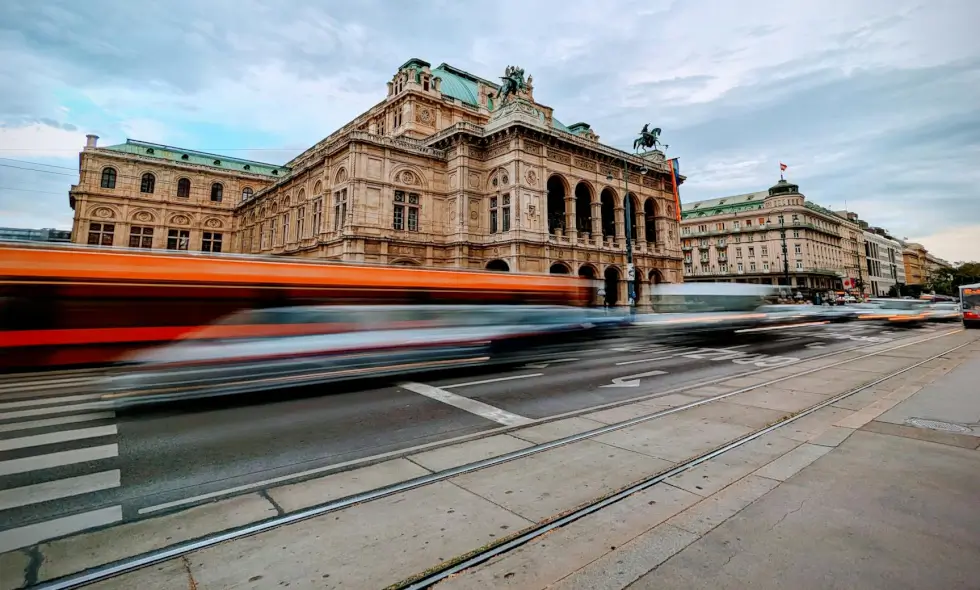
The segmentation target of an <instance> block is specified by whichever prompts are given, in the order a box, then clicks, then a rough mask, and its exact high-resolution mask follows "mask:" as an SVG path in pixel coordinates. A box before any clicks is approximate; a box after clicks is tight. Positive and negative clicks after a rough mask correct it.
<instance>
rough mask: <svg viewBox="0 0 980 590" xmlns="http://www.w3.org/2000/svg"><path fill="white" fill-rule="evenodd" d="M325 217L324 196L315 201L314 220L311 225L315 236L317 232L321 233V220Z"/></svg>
mask: <svg viewBox="0 0 980 590" xmlns="http://www.w3.org/2000/svg"><path fill="white" fill-rule="evenodd" d="M322 218H323V198H318V199H317V200H315V201H313V222H312V223H311V225H310V229H311V230H312V231H313V237H314V238H315V237H316V236H317V234H319V233H320V221H321V220H322Z"/></svg>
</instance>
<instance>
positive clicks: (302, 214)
mask: <svg viewBox="0 0 980 590" xmlns="http://www.w3.org/2000/svg"><path fill="white" fill-rule="evenodd" d="M305 224H306V207H300V208H299V209H297V210H296V239H297V240H302V239H303V238H304V237H305V236H304V235H303V231H304V230H305V229H306V228H305V227H303V226H304V225H305Z"/></svg>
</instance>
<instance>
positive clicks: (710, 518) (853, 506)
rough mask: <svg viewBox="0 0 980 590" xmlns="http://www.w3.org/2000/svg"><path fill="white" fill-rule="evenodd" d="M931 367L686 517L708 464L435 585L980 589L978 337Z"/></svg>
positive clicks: (694, 508)
mask: <svg viewBox="0 0 980 590" xmlns="http://www.w3.org/2000/svg"><path fill="white" fill-rule="evenodd" d="M927 367H928V369H929V372H928V373H925V374H922V375H920V376H918V377H916V378H912V379H909V380H907V382H906V383H904V384H903V385H901V386H900V387H892V388H891V389H890V391H889V392H888V393H885V394H884V395H883V396H882V395H881V394H882V392H883V391H884V389H883V388H880V387H879V388H877V389H878V391H877V392H873V393H872V394H871V395H875V396H876V397H877V399H876V400H874V401H871V403H868V401H869V399H865V400H853V399H852V400H847V401H845V402H844V403H845V404H846V405H852V406H853V405H854V404H861V403H864V404H867V405H866V406H865V407H864V408H861V409H858V410H857V411H856V412H854V413H853V414H849V415H848V416H846V417H844V418H842V419H841V420H840V421H838V422H837V424H836V425H835V426H833V427H832V428H830V429H828V430H827V431H825V432H824V433H823V434H822V435H819V436H818V437H816V438H815V439H813V440H811V442H810V443H807V444H804V445H801V446H799V447H797V448H795V449H794V450H793V451H791V452H790V453H787V454H786V455H784V456H782V457H780V458H779V459H777V460H775V461H773V462H772V463H769V464H768V465H765V466H763V467H762V468H760V469H759V470H757V471H755V472H754V473H752V474H750V475H748V476H746V477H744V478H742V479H740V480H738V481H736V482H734V483H733V484H732V485H730V486H728V487H726V488H724V489H722V490H720V491H719V492H718V493H715V494H712V495H710V496H708V497H707V498H705V499H699V501H698V502H697V503H696V504H694V505H693V506H691V507H689V508H686V509H683V507H684V505H685V504H686V503H687V502H688V501H689V498H688V497H687V495H686V492H687V490H690V489H691V488H690V487H689V484H691V483H693V482H697V481H699V480H701V479H702V478H703V479H704V480H705V481H709V480H710V479H711V478H710V474H711V472H713V471H714V472H717V470H718V469H719V468H718V467H717V466H711V465H706V466H705V468H704V469H702V468H701V467H699V468H696V469H695V470H694V471H701V473H688V474H684V475H683V476H681V477H680V478H677V481H670V485H665V486H662V487H659V486H658V487H659V489H657V488H654V489H652V490H649V491H648V492H647V493H645V494H642V495H638V496H637V497H635V498H630V499H629V500H627V501H624V502H622V503H621V504H622V505H621V506H619V507H616V508H613V509H611V510H610V511H609V513H608V514H600V515H596V516H595V517H589V518H586V519H583V520H582V521H579V522H578V523H576V524H575V525H573V526H571V527H568V528H567V529H564V530H562V531H559V532H556V533H555V534H554V535H551V536H549V537H548V538H547V540H542V541H540V542H539V543H535V544H532V545H529V546H527V547H525V548H523V549H521V550H519V551H515V552H512V553H510V554H508V555H506V556H504V557H502V558H501V559H499V560H497V561H495V562H491V563H489V564H487V565H486V566H483V567H480V568H475V569H474V570H472V571H469V572H464V573H463V574H461V575H459V576H457V577H455V578H453V579H451V580H448V581H447V582H445V583H443V584H440V585H439V588H440V589H442V590H448V589H459V588H473V589H476V588H488V587H501V588H527V589H532V588H533V589H537V588H560V589H563V590H564V589H578V588H581V589H586V588H587V589H620V588H627V587H628V588H630V589H635V590H640V589H645V588H651V589H652V588H705V589H711V590H718V589H728V588H731V589H735V588H746V589H748V588H752V589H758V588H774V589H775V588H779V589H785V588H793V589H794V590H806V589H810V588H813V589H826V588H841V589H845V588H846V589H865V588H868V589H870V588H880V589H882V590H885V589H887V590H895V589H899V588H909V589H912V588H916V589H923V588H944V589H959V588H962V589H974V590H975V589H977V588H980V559H978V556H980V510H978V507H980V450H978V447H980V386H978V385H977V384H978V383H980V343H978V342H974V344H972V345H971V346H969V347H967V348H965V349H961V350H960V351H957V353H954V354H953V355H950V358H940V359H936V360H935V361H931V362H930V363H928V365H927ZM952 367H956V368H955V370H953V371H952V372H950V373H948V374H945V375H943V376H942V377H939V378H938V379H936V380H935V381H932V382H930V379H929V376H930V374H931V375H934V376H935V375H941V374H943V373H944V372H946V371H949V370H950V369H951V368H952ZM855 397H856V396H855ZM902 398H904V399H902ZM896 400H901V401H896ZM893 402H894V403H893ZM888 406H890V409H883V408H885V407H888ZM870 408H873V409H870ZM855 409H856V408H855ZM874 412H877V415H876V416H873V415H872V414H873V413H874ZM923 426H931V428H924V427H923ZM855 428H856V429H857V430H855ZM778 432H779V431H777V433H778ZM777 433H773V434H772V435H767V436H766V437H764V438H769V437H774V438H773V439H772V440H771V441H770V443H772V442H773V441H775V440H776V438H778V437H780V436H781V434H777ZM736 452H737V451H736ZM722 460H723V461H727V460H726V459H724V458H722ZM712 463H713V462H712ZM805 465H806V466H805ZM804 466H805V467H804ZM721 469H722V470H723V468H721ZM678 506H680V507H681V508H682V509H681V510H680V511H678V510H679V509H678ZM638 520H642V521H644V526H647V525H650V524H653V526H652V527H651V528H649V529H648V530H646V532H644V533H642V534H639V535H636V536H633V537H632V538H630V537H629V533H628V532H626V530H625V529H628V528H630V526H631V523H635V522H637V521H638ZM657 521H659V522H657ZM597 547H601V548H602V549H603V551H601V552H599V553H600V554H598V555H597V554H596V553H597V552H596V551H595V548H597ZM587 548H591V550H589V549H587ZM570 564H576V565H577V567H576V568H575V569H574V570H573V571H569V570H570V569H571V568H570V567H569V566H570ZM565 572H567V573H565ZM562 573H565V575H563V576H562Z"/></svg>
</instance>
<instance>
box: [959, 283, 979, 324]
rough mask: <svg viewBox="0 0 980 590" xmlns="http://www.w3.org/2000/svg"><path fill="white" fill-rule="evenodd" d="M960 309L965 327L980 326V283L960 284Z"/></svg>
mask: <svg viewBox="0 0 980 590" xmlns="http://www.w3.org/2000/svg"><path fill="white" fill-rule="evenodd" d="M960 309H962V310H963V327H964V328H968V329H973V328H980V283H974V284H972V285H960Z"/></svg>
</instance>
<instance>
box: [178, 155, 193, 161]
mask: <svg viewBox="0 0 980 590" xmlns="http://www.w3.org/2000/svg"><path fill="white" fill-rule="evenodd" d="M180 159H181V160H190V159H191V157H190V156H188V155H187V154H184V155H183V156H181V157H180Z"/></svg>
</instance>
